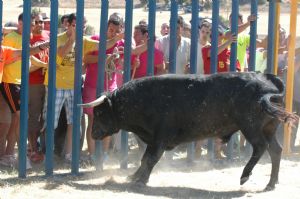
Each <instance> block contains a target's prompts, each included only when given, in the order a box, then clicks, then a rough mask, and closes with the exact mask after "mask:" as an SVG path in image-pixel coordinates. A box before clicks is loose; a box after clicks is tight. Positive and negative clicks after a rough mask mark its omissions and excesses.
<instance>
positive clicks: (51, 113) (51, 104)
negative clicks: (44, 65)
mask: <svg viewBox="0 0 300 199" xmlns="http://www.w3.org/2000/svg"><path fill="white" fill-rule="evenodd" d="M50 19H51V21H50V32H51V35H50V49H49V50H50V51H49V69H48V99H47V102H48V104H47V127H46V149H47V150H46V164H45V172H46V176H51V175H53V145H54V117H55V98H56V51H57V29H58V28H57V26H58V0H51V13H50Z"/></svg>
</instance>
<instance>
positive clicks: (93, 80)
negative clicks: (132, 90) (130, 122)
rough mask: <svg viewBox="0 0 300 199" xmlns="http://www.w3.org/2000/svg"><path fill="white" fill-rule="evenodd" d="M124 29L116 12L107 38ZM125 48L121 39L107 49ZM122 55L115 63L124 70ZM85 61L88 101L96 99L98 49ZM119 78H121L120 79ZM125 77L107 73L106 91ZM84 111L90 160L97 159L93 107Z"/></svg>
mask: <svg viewBox="0 0 300 199" xmlns="http://www.w3.org/2000/svg"><path fill="white" fill-rule="evenodd" d="M122 29H123V18H122V17H121V16H120V15H119V14H118V13H114V14H112V15H111V16H110V17H109V20H108V28H107V39H112V38H114V37H115V36H116V35H117V34H118V33H121V32H122ZM91 38H92V39H94V40H99V35H94V36H92V37H91ZM123 48H124V41H123V40H119V41H117V42H116V43H115V45H114V46H113V47H111V48H110V49H107V50H106V54H107V55H109V54H113V53H114V51H116V49H118V50H120V51H122V49H123ZM121 59H122V57H121V56H120V58H119V59H117V60H114V62H115V65H116V67H117V69H118V70H122V69H123V66H122V64H121V62H122V61H121ZM83 62H84V64H85V66H86V77H85V82H84V87H83V97H82V99H83V103H88V102H91V101H93V100H95V99H96V91H97V79H98V51H94V52H91V53H90V54H88V55H87V56H85V57H84V59H83ZM118 79H119V80H118ZM122 83H123V77H122V74H117V73H115V72H113V73H111V74H109V73H107V72H106V73H105V80H104V91H108V92H113V91H114V90H115V89H117V87H118V85H122ZM83 112H84V113H85V114H87V115H88V126H87V132H86V139H87V144H88V151H89V155H90V160H91V161H92V162H93V161H95V141H94V140H93V139H92V137H91V132H92V126H93V117H94V116H93V108H84V109H83ZM110 140H111V138H110V137H107V138H105V139H104V140H103V149H104V157H103V158H104V160H106V159H107V158H108V149H109V144H110Z"/></svg>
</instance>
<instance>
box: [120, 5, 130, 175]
mask: <svg viewBox="0 0 300 199" xmlns="http://www.w3.org/2000/svg"><path fill="white" fill-rule="evenodd" d="M132 13H133V0H126V10H125V48H124V75H123V80H124V83H125V82H128V81H130V69H131V43H132V41H131V40H132V37H131V36H132ZM121 151H122V159H121V168H122V169H127V166H128V132H126V131H123V130H122V133H121Z"/></svg>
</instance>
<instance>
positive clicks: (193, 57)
mask: <svg viewBox="0 0 300 199" xmlns="http://www.w3.org/2000/svg"><path fill="white" fill-rule="evenodd" d="M212 3H213V5H212V9H213V12H212V53H211V71H212V73H216V72H217V59H218V54H217V50H218V24H219V7H220V5H219V4H220V2H219V1H217V0H213V1H212ZM276 4H277V1H275V0H270V1H269V8H270V10H269V13H270V14H269V32H268V36H269V42H268V49H272V50H273V49H274V43H275V42H274V35H275V32H276V31H275V27H274V23H275V21H274V20H275V9H276V6H277V5H276ZM198 8H199V1H198V0H192V20H191V27H192V28H191V51H190V52H191V54H190V67H191V73H196V72H197V67H196V64H197V50H200V49H197V41H198V25H199V24H198V23H199V22H198V21H199V20H198V18H199V9H198ZM125 9H126V12H125V52H124V82H127V81H129V80H130V68H131V67H130V64H131V63H130V57H131V39H132V17H133V0H126V8H125ZM2 10H3V3H2V1H0V25H1V27H2ZM108 10H109V1H108V0H101V20H99V21H100V35H101V37H100V44H99V59H98V64H99V68H100V69H101V70H99V71H98V77H99V78H98V88H97V96H99V95H100V94H101V93H102V91H103V88H104V68H105V67H104V65H105V59H104V58H105V57H106V52H105V48H103V46H106V30H107V19H108ZM148 12H149V15H148V24H149V26H148V29H149V42H148V70H147V74H148V75H153V71H154V69H153V68H154V61H153V60H154V59H153V58H154V35H155V20H156V18H155V13H156V0H149V11H148ZM170 12H171V17H170V28H171V30H170V40H171V42H170V56H169V63H170V65H169V72H170V73H176V29H177V16H178V1H176V0H171V11H170ZM23 13H24V18H23V19H24V20H23V21H24V23H23V27H24V31H23V38H22V39H23V46H22V48H23V54H22V91H21V92H22V93H21V120H20V121H21V123H20V125H21V126H20V127H21V128H20V129H21V130H20V144H19V177H21V178H24V177H26V148H27V127H28V123H27V121H28V76H29V71H28V66H29V61H28V60H29V53H28V52H29V50H28V49H29V36H28V35H29V32H30V13H31V0H24V4H23ZM238 13H239V0H232V27H231V31H232V33H234V34H237V31H238ZM251 14H254V15H257V0H252V1H251ZM76 15H77V19H76V23H77V25H76V48H77V50H76V67H75V84H74V89H75V94H74V96H75V99H74V114H73V137H72V146H73V147H72V164H71V172H72V174H78V173H79V155H80V147H79V146H80V143H79V142H80V141H79V140H80V119H81V116H80V108H79V107H78V106H77V104H79V103H81V74H82V70H81V64H82V38H83V30H82V27H83V17H84V1H83V0H77V7H76ZM50 18H51V30H50V31H51V37H50V41H51V42H50V58H49V60H50V63H49V81H48V82H49V85H48V91H49V92H48V93H49V95H48V107H47V128H46V161H45V173H46V175H47V176H51V175H53V147H54V146H53V145H54V144H53V143H54V112H55V111H54V109H55V107H54V106H55V103H54V102H55V97H56V96H55V86H56V85H55V82H56V48H57V46H56V45H57V30H58V20H59V19H58V0H51V14H50ZM1 29H2V28H1ZM250 35H251V40H250V42H251V44H250V62H249V69H250V70H251V71H254V70H255V50H256V35H257V23H256V21H255V22H253V23H251V29H250ZM0 36H2V30H0ZM236 50H237V44H236V43H232V44H231V58H230V70H231V71H235V66H236V57H237V52H236ZM273 60H274V52H272V53H268V71H269V72H273ZM101 148H102V144H101V142H99V141H97V142H96V154H97V155H98V157H101V153H103V152H102V150H101ZM208 148H209V153H210V154H211V157H213V152H212V151H213V141H212V140H210V141H209V147H208ZM121 149H122V150H121V153H122V155H121V158H122V159H121V160H120V163H121V168H127V162H128V133H127V132H125V131H122V137H121ZM232 150H233V142H232V141H231V142H230V143H229V151H230V152H229V156H228V158H232V157H231V156H230V154H232ZM187 159H188V160H189V161H193V160H194V143H191V144H190V145H189V146H188V157H187ZM102 165H103V160H102V159H99V161H98V164H97V169H100V170H101V169H102V168H103V167H102Z"/></svg>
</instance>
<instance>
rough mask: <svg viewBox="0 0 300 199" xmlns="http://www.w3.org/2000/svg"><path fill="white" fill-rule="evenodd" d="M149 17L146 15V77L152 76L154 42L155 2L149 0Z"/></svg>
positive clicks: (154, 0)
mask: <svg viewBox="0 0 300 199" xmlns="http://www.w3.org/2000/svg"><path fill="white" fill-rule="evenodd" d="M148 5H149V15H148V24H149V27H148V33H149V34H148V35H149V41H148V52H147V53H148V57H147V64H148V65H147V75H149V76H151V75H153V74H154V41H155V38H154V37H155V19H156V18H155V12H156V0H149V3H148Z"/></svg>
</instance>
